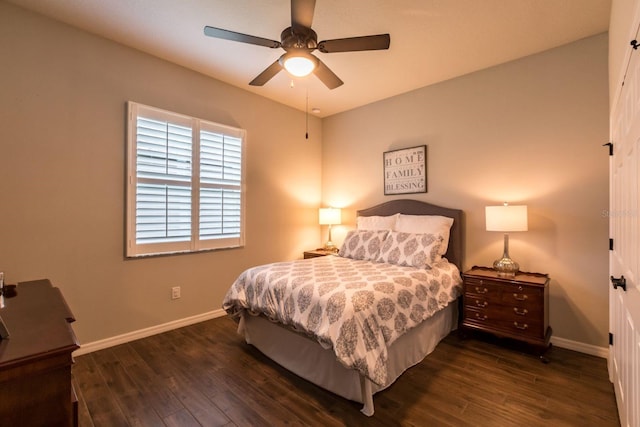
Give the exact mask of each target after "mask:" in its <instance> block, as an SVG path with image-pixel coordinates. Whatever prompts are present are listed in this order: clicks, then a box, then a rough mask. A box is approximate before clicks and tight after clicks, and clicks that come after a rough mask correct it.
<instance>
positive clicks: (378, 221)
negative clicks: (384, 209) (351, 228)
mask: <svg viewBox="0 0 640 427" xmlns="http://www.w3.org/2000/svg"><path fill="white" fill-rule="evenodd" d="M399 215H400V214H395V215H390V216H359V217H357V218H356V228H357V229H358V230H395V229H396V220H397V218H398V216H399Z"/></svg>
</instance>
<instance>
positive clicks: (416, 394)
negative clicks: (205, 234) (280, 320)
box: [73, 317, 619, 427]
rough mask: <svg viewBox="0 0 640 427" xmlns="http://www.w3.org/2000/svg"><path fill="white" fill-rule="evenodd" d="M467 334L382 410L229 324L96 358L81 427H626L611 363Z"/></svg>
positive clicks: (382, 398)
mask: <svg viewBox="0 0 640 427" xmlns="http://www.w3.org/2000/svg"><path fill="white" fill-rule="evenodd" d="M503 344H504V343H502V345H498V344H496V343H492V342H490V340H485V339H483V340H479V339H476V338H467V339H461V338H459V337H458V335H457V334H456V333H453V334H451V335H449V336H448V337H447V338H445V340H444V341H443V342H442V343H440V345H439V346H438V347H437V348H436V350H435V351H434V353H432V354H431V355H430V356H428V357H427V358H426V359H425V360H424V361H422V362H421V363H420V364H418V365H417V366H415V367H413V368H411V369H409V370H408V371H407V372H405V374H404V375H403V376H401V377H400V378H399V379H398V381H396V383H394V384H393V385H392V386H391V387H390V388H389V389H387V390H385V391H383V392H380V393H378V394H376V395H375V396H374V403H375V414H374V416H373V417H366V416H364V415H362V414H361V413H360V408H361V405H360V404H358V403H354V402H350V401H347V400H345V399H343V398H341V397H338V396H335V395H333V394H332V393H329V392H327V391H324V390H322V389H320V388H318V387H316V386H314V385H312V384H310V383H308V382H306V381H305V380H302V379H300V378H298V377H297V376H295V375H293V374H291V373H289V372H288V371H286V370H285V369H283V368H281V367H280V366H279V365H277V364H275V363H274V362H272V361H271V360H269V359H267V358H266V357H265V356H263V355H262V354H261V353H260V352H259V351H258V350H256V349H255V348H253V347H252V346H249V345H247V344H245V343H244V341H243V340H242V338H241V337H240V336H238V335H237V334H236V324H235V323H234V322H233V321H232V320H231V319H229V318H227V317H222V318H218V319H214V320H210V321H206V322H202V323H198V324H195V325H191V326H188V327H185V328H181V329H176V330H174V331H170V332H166V333H163V334H159V335H155V336H152V337H148V338H145V339H141V340H138V341H134V342H130V343H127V344H123V345H120V346H117V347H112V348H108V349H104V350H100V351H97V352H94V353H89V354H85V355H82V356H79V357H77V358H76V363H75V365H74V366H73V375H74V386H75V388H76V391H77V393H78V398H79V420H80V426H82V427H89V426H96V427H98V426H108V427H115V426H180V427H189V426H207V427H213V426H280V425H286V426H311V425H318V426H361V425H366V426H554V427H555V426H618V425H619V422H618V415H617V410H616V403H615V397H614V393H613V386H612V385H611V383H610V382H609V380H608V376H607V366H606V360H605V359H601V358H598V357H593V356H588V355H584V354H581V353H577V352H573V351H569V350H565V349H561V348H555V347H553V348H551V349H550V350H549V351H548V352H547V356H548V358H549V360H550V363H549V364H546V365H545V364H542V363H541V362H540V361H539V360H538V359H537V358H536V357H535V356H531V355H528V354H525V353H521V352H519V351H517V350H514V349H510V348H509V347H507V346H504V345H503Z"/></svg>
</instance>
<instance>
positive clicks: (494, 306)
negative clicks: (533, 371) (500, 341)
mask: <svg viewBox="0 0 640 427" xmlns="http://www.w3.org/2000/svg"><path fill="white" fill-rule="evenodd" d="M463 279H464V294H463V313H462V327H463V329H467V330H480V331H484V332H489V333H492V334H494V335H497V336H500V337H506V338H511V339H515V340H518V341H522V342H525V343H527V344H530V345H532V346H534V347H535V348H536V349H537V350H538V351H539V353H540V355H541V357H542V355H543V354H544V351H545V350H546V349H547V348H548V347H549V339H550V338H551V332H552V330H551V327H550V326H549V276H548V275H546V274H541V273H525V272H518V273H517V274H516V275H515V276H514V277H501V276H500V275H498V273H497V272H496V271H495V270H493V269H492V268H488V267H473V268H472V269H471V270H469V271H467V272H465V273H464V274H463ZM542 360H543V361H546V359H544V358H542Z"/></svg>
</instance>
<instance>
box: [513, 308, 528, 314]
mask: <svg viewBox="0 0 640 427" xmlns="http://www.w3.org/2000/svg"><path fill="white" fill-rule="evenodd" d="M513 312H514V313H515V314H517V315H520V316H524V315H525V314H527V313H528V312H529V311H528V310H527V309H526V308H523V309H522V310H518V307H513Z"/></svg>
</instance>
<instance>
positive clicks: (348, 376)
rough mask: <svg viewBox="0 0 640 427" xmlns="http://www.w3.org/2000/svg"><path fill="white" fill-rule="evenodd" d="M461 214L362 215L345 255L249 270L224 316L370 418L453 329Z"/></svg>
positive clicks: (434, 209) (416, 208)
mask: <svg viewBox="0 0 640 427" xmlns="http://www.w3.org/2000/svg"><path fill="white" fill-rule="evenodd" d="M462 215H463V213H462V211H461V210H457V209H449V208H443V207H439V206H435V205H431V204H428V203H425V202H421V201H416V200H393V201H390V202H386V203H383V204H380V205H377V206H374V207H371V208H368V209H363V210H359V211H358V212H357V227H356V229H355V230H351V231H349V233H348V234H347V236H346V237H345V242H344V244H343V246H342V248H341V249H340V254H339V256H325V257H317V258H311V259H306V260H296V261H289V262H281V263H273V264H268V265H263V266H257V267H253V268H250V269H248V270H246V271H245V272H243V273H242V274H241V275H240V276H239V277H238V279H237V280H236V281H235V282H234V284H233V285H232V286H231V287H230V288H229V291H228V292H227V295H226V296H225V299H224V302H223V308H224V309H225V310H226V311H227V313H228V314H229V315H231V316H232V317H233V318H234V319H236V320H237V321H238V333H239V334H241V335H242V336H244V338H245V340H246V342H247V343H249V344H251V345H253V346H255V347H256V348H258V349H259V350H260V351H261V352H262V353H264V354H265V355H266V356H268V357H269V358H271V359H272V360H274V361H275V362H277V363H278V364H280V365H281V366H283V367H285V368H286V369H288V370H290V371H291V372H293V373H295V374H297V375H298V376H300V377H302V378H305V379H306V380H308V381H310V382H312V383H314V384H316V385H318V386H320V387H322V388H324V389H326V390H329V391H331V392H333V393H335V394H337V395H339V396H342V397H344V398H346V399H349V400H353V401H356V402H360V403H362V404H363V408H362V412H363V413H364V414H365V415H368V416H371V415H373V413H374V404H373V395H374V394H375V393H377V392H379V391H381V390H384V389H385V388H387V387H389V386H390V385H391V384H392V383H393V382H394V381H395V380H396V379H397V378H398V377H399V376H400V375H401V374H402V373H403V372H404V371H406V370H407V369H409V368H410V367H412V366H414V365H415V364H417V363H419V362H420V361H422V360H423V359H424V358H425V357H426V356H427V355H428V354H429V353H431V352H432V351H433V350H434V349H435V348H436V346H437V344H438V343H439V342H440V340H442V339H443V338H444V337H445V336H447V335H448V334H449V333H450V332H451V331H452V330H454V329H455V328H456V327H457V319H458V310H457V309H458V304H457V300H458V297H459V296H460V295H461V279H460V271H461V267H462V254H463V248H462V243H463V235H462ZM434 221H435V222H434ZM443 224H444V225H443ZM434 227H435V230H436V231H433V232H432V230H434ZM416 230H417V231H416ZM422 230H428V231H429V232H428V233H427V232H420V231H422Z"/></svg>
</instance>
